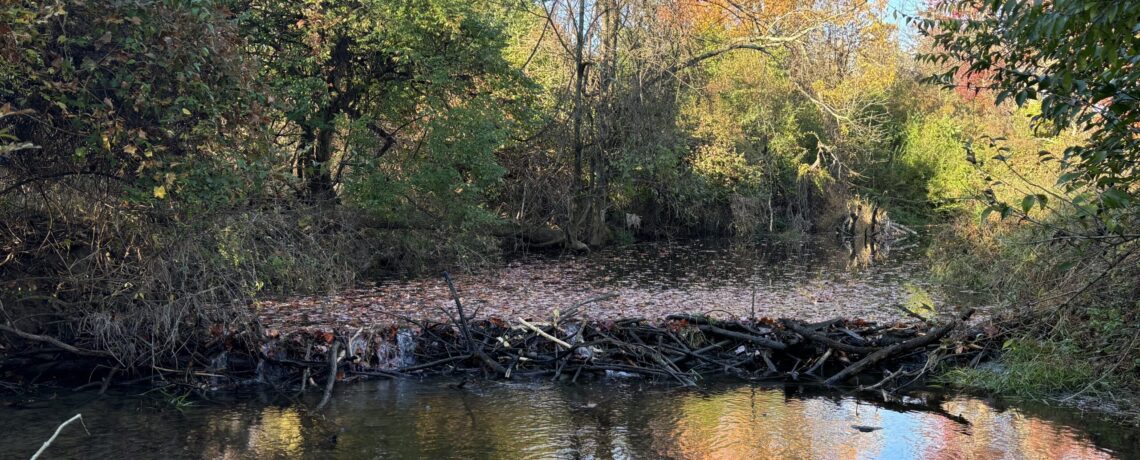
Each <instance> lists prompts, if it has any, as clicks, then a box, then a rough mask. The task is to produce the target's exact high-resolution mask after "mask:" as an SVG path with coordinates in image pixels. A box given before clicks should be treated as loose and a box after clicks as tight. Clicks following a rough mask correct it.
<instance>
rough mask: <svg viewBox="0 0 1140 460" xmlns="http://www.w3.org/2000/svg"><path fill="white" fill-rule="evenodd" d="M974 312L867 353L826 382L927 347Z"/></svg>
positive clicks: (968, 312) (844, 377)
mask: <svg viewBox="0 0 1140 460" xmlns="http://www.w3.org/2000/svg"><path fill="white" fill-rule="evenodd" d="M973 314H974V309H972V308H971V309H969V310H967V311H966V312H965V313H963V314H962V316H960V317H959V318H958V319H956V320H954V321H951V322H949V323H947V324H945V325H943V326H940V327H938V328H935V329H933V330H931V331H930V332H929V333H927V334H926V335H923V336H921V337H916V338H913V339H910V340H907V341H904V342H900V343H896V344H894V345H891V346H889V347H886V348H883V349H881V350H879V351H876V352H874V353H871V354H870V355H867V357H865V358H863V359H861V360H859V361H857V362H855V363H854V364H852V365H850V366H847V367H846V368H844V369H843V370H842V371H839V373H837V374H835V375H833V376H831V377H830V378H828V379H827V380H826V381H825V382H824V383H825V384H827V385H835V384H836V383H839V382H843V381H846V380H847V379H849V378H851V377H853V376H855V375H857V374H859V373H860V372H863V370H864V369H866V368H867V367H869V366H872V365H875V364H877V363H879V362H881V361H883V360H886V359H889V358H891V357H893V356H897V355H899V354H901V353H903V352H906V351H910V350H914V349H916V348H920V347H925V346H927V345H929V344H931V343H934V342H935V341H938V340H940V339H942V337H945V336H946V334H949V333H950V331H952V330H954V328H956V327H958V326H959V325H960V324H962V323H963V322H965V321H966V320H968V319H970V316H973Z"/></svg>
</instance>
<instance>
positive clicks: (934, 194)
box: [895, 116, 982, 211]
mask: <svg viewBox="0 0 1140 460" xmlns="http://www.w3.org/2000/svg"><path fill="white" fill-rule="evenodd" d="M960 126H961V123H960V122H957V121H955V120H952V119H950V118H949V117H945V116H941V117H916V118H915V119H911V120H909V121H908V122H907V124H906V126H905V129H904V131H903V139H902V146H901V147H900V152H899V154H898V161H897V163H896V165H895V170H896V171H897V172H896V178H897V179H896V180H898V181H899V185H898V189H899V190H906V191H923V189H925V192H926V193H925V196H909V197H906V198H908V199H909V200H911V201H912V202H922V201H925V202H928V203H930V204H931V205H933V206H934V207H935V209H937V210H940V211H953V210H959V209H962V207H963V205H964V201H965V200H967V199H969V198H971V197H973V196H974V195H975V194H976V193H977V192H978V190H980V188H981V185H982V184H981V181H980V180H978V179H979V178H978V177H976V173H975V170H974V167H973V166H972V165H970V163H969V162H967V161H966V156H965V149H964V146H963V140H962V135H961V127H960Z"/></svg>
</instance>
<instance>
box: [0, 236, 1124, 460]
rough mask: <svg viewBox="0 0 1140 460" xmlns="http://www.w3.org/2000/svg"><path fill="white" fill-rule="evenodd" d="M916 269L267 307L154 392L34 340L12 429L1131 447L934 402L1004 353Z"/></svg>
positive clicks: (553, 451)
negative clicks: (944, 382) (926, 292)
mask: <svg viewBox="0 0 1140 460" xmlns="http://www.w3.org/2000/svg"><path fill="white" fill-rule="evenodd" d="M748 249H751V251H749V250H748ZM906 255H907V254H906V253H899V252H896V253H893V254H892V258H891V259H888V260H883V261H880V262H879V263H878V264H876V265H873V266H868V267H856V268H854V269H853V268H852V267H851V266H850V265H849V264H850V261H851V260H852V259H851V257H850V255H849V254H848V253H846V252H845V251H844V250H843V249H842V248H840V249H839V250H838V251H834V250H832V249H828V248H827V247H820V246H810V245H809V246H799V245H790V246H789V245H783V246H776V245H773V246H767V247H763V246H760V247H752V248H745V250H741V248H739V247H721V246H716V245H712V244H710V243H708V242H700V243H665V244H663V243H655V244H652V245H638V246H632V247H627V248H620V249H615V250H612V251H608V252H605V253H598V254H594V255H591V256H589V257H586V258H574V259H550V258H533V259H527V260H517V261H512V262H510V263H508V264H507V265H506V267H504V268H501V269H498V270H496V271H493V272H491V273H477V274H463V275H455V276H454V277H448V278H451V281H452V283H450V284H449V283H448V280H447V279H445V278H444V277H443V276H437V277H430V278H423V279H413V280H402V281H393V282H391V283H390V284H381V285H377V286H374V287H371V288H364V289H361V290H360V291H356V292H351V293H346V294H342V295H337V296H326V297H314V298H302V299H281V300H277V301H274V302H268V301H266V302H263V303H262V304H261V305H258V306H257V307H258V308H259V317H258V318H257V320H256V321H252V322H250V323H249V324H247V325H241V324H228V325H223V324H216V325H213V326H212V327H203V328H201V329H202V331H201V332H200V334H199V335H198V336H197V337H196V338H195V339H194V340H192V341H191V342H190V343H188V344H187V346H186V347H185V348H184V349H183V350H182V352H181V353H180V354H179V358H178V361H176V362H167V363H159V364H157V365H155V366H154V368H153V370H150V371H144V370H141V369H135V370H127V369H124V368H117V364H116V362H115V361H114V360H113V359H110V358H108V357H105V356H98V355H94V356H91V355H81V354H76V353H72V352H68V351H62V350H61V349H59V347H57V346H54V345H52V344H49V343H44V342H41V341H36V340H27V341H24V342H19V343H18V344H19V345H21V347H22V348H21V349H20V350H16V349H9V350H8V351H9V352H10V353H9V355H8V356H7V357H6V358H5V361H4V364H3V366H4V369H3V370H0V372H3V373H4V375H6V376H7V377H6V378H7V379H10V380H13V381H15V380H18V379H23V382H25V385H24V386H21V387H19V388H16V392H15V393H14V394H12V395H11V396H10V397H5V398H0V411H3V413H4V414H5V416H4V417H0V419H2V420H0V429H2V430H4V431H5V432H10V433H15V434H16V437H17V438H19V441H18V442H14V443H11V445H10V447H11V449H13V450H12V452H21V453H23V452H25V451H26V453H27V454H29V455H30V454H31V453H32V452H34V451H35V450H36V449H37V448H39V447H40V444H41V443H42V442H43V441H44V440H45V439H47V438H48V437H49V436H50V435H51V434H52V431H53V430H55V429H56V428H57V425H58V424H59V423H60V422H63V421H65V420H68V419H70V418H71V417H73V416H74V415H76V414H77V413H81V414H82V415H83V421H84V423H85V425H86V427H87V428H88V430H89V432H90V433H91V435H90V436H88V435H86V434H85V433H84V432H83V430H82V429H81V428H79V427H78V423H76V424H75V426H72V427H68V428H66V429H65V430H64V432H63V434H61V435H60V436H59V438H58V439H57V440H56V441H55V443H54V444H52V446H51V447H50V449H49V451H48V453H49V454H52V453H55V454H63V455H73V456H79V457H99V456H109V455H123V454H129V453H132V452H133V453H134V454H135V455H133V456H138V457H152V456H162V457H179V456H184V455H187V452H191V453H193V455H196V456H219V457H236V458H243V457H251V458H252V457H256V458H264V457H297V456H306V455H308V456H325V455H335V456H337V457H345V458H356V457H363V458H371V457H375V456H381V457H383V456H399V457H417V456H419V457H422V456H429V457H440V456H453V455H460V454H458V453H462V454H461V456H467V457H504V456H505V457H527V456H538V457H569V456H575V455H580V456H585V455H592V456H595V457H598V458H612V457H616V458H621V457H630V456H633V457H638V458H641V457H649V458H654V457H675V458H676V457H693V456H698V457H699V456H702V455H705V454H707V453H710V452H716V453H718V455H719V456H720V457H722V458H755V457H757V456H759V457H764V456H770V455H777V454H778V455H779V456H782V457H797V456H800V457H802V456H805V455H807V456H814V457H823V458H830V457H835V456H838V455H839V453H840V452H841V451H843V449H844V448H845V447H844V446H853V445H858V446H861V447H859V449H861V450H860V452H864V453H868V455H870V456H872V457H873V456H875V454H874V452H879V455H880V456H885V458H899V457H910V458H922V457H925V456H927V454H929V453H930V452H932V450H931V449H933V450H934V451H945V449H947V448H952V449H959V450H960V451H959V453H960V454H962V455H965V456H971V455H972V456H975V457H978V456H983V457H984V456H990V455H991V454H995V455H996V454H999V453H1007V454H1011V455H1014V456H1017V455H1024V456H1029V457H1034V456H1038V457H1040V456H1044V457H1053V456H1057V455H1062V454H1064V453H1065V452H1069V453H1073V452H1077V453H1079V455H1078V456H1080V457H1082V458H1084V457H1105V458H1106V457H1111V456H1113V455H1114V452H1131V451H1134V450H1135V448H1136V443H1137V441H1136V438H1135V437H1129V436H1131V435H1129V434H1128V433H1129V432H1128V431H1127V430H1123V431H1122V430H1120V429H1119V428H1118V427H1117V425H1114V424H1111V423H1099V422H1096V421H1095V420H1085V419H1074V418H1073V417H1074V415H1073V414H1069V413H1058V412H1057V411H1055V410H1053V411H1051V412H1050V411H1048V410H1046V411H1045V412H1043V413H1045V414H1047V417H1048V418H1047V419H1041V418H1035V416H1029V415H1025V414H1037V413H1042V412H1041V410H1042V409H1038V408H1032V411H1031V412H1028V413H1025V412H1021V411H1022V410H1030V409H1029V408H1025V407H1023V406H1024V405H1023V404H1022V405H1019V406H1018V407H1017V409H1007V408H1006V407H1005V406H1003V405H1001V404H1000V403H998V402H995V401H983V400H978V399H973V398H970V397H965V396H953V395H943V394H941V393H937V392H935V393H931V389H930V388H929V387H927V386H924V385H922V383H923V381H924V377H928V376H929V375H930V372H931V371H932V370H934V369H935V368H936V367H938V366H943V365H965V366H969V365H975V364H979V363H983V362H985V361H987V357H989V356H991V355H992V354H993V353H995V352H996V351H997V350H998V349H1000V345H1001V341H1000V338H999V336H1000V334H999V333H998V331H996V330H994V329H993V328H992V327H990V326H987V325H986V323H985V316H986V315H985V311H984V310H981V311H979V312H978V313H977V314H974V315H973V316H969V314H970V310H969V309H962V310H955V309H952V308H948V307H946V306H945V305H946V304H948V303H950V302H947V301H946V300H944V299H942V298H939V297H937V296H932V297H926V296H922V295H917V297H919V298H920V300H924V301H930V302H934V303H935V304H936V305H934V306H933V307H934V308H930V307H931V306H924V305H922V303H921V302H916V301H914V299H909V298H908V297H913V296H916V294H911V293H910V292H918V293H919V294H921V291H922V289H921V286H922V285H921V273H922V271H921V268H920V267H918V266H916V264H914V263H912V262H909V261H908V259H907V257H906ZM452 288H454V290H453V289H452ZM680 292H685V293H688V295H687V296H686V295H681V294H679V293H680ZM919 307H925V309H922V308H919ZM932 310H936V311H937V313H938V314H931V312H932ZM670 312H671V313H670ZM75 346H79V344H76V345H75ZM77 350H79V351H83V349H82V348H77ZM77 368H79V369H86V371H85V372H83V373H82V378H81V379H79V380H78V381H76V377H75V375H76V374H75V373H74V372H70V371H69V369H77ZM92 369H94V370H93V371H92ZM66 377H70V378H66ZM27 383H36V385H32V386H28V385H26V384H27ZM72 390H81V391H72ZM860 390H864V391H860ZM37 395H38V396H37ZM172 408H177V410H176V411H174V410H171V409H172ZM781 414H782V415H781ZM520 417H521V418H520ZM1058 417H1060V418H1058ZM1055 420H1063V421H1061V422H1058V421H1055ZM1070 426H1076V427H1079V428H1070ZM853 427H859V428H853ZM920 428H921V429H920ZM860 429H863V430H870V431H869V432H863V431H860ZM1011 430H1012V431H1011ZM1104 430H1107V431H1104ZM623 433H625V434H623ZM1002 433H1007V434H1008V433H1030V435H1027V436H1029V437H1024V436H1022V435H1018V436H1013V437H1010V436H1006V435H1003V434H1002ZM1098 433H1101V434H1098ZM1104 433H1107V434H1104ZM120 434H123V435H122V436H120ZM126 434H129V439H132V440H139V442H138V443H127V442H125V441H124V440H123V439H125V438H124V437H125V436H127V435H126ZM852 436H857V437H858V438H851V437H852ZM979 436H980V437H979ZM1105 436H1108V437H1107V438H1106V437H1105ZM983 438H984V440H983ZM14 439H15V438H14ZM171 439H177V440H178V441H177V442H174V443H170V442H169V440H171ZM338 439H339V441H337V440H338ZM765 440H767V441H765ZM852 443H854V444H852ZM203 446H205V447H203ZM938 446H941V447H938ZM1102 449H1110V450H1109V451H1104V450H1102ZM805 452H814V454H805ZM159 453H161V454H159ZM699 453H704V454H699Z"/></svg>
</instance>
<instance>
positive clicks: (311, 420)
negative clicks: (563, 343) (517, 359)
mask: <svg viewBox="0 0 1140 460" xmlns="http://www.w3.org/2000/svg"><path fill="white" fill-rule="evenodd" d="M800 391H802V390H792V389H784V388H770V387H757V386H748V385H739V384H735V385H712V386H710V387H706V388H704V389H701V390H676V389H668V388H661V387H652V386H644V387H643V386H641V384H639V383H637V382H632V383H631V382H603V383H596V384H591V385H583V386H565V385H556V386H551V385H544V384H518V383H501V382H500V383H495V382H489V383H482V384H477V385H468V386H467V387H466V388H464V389H456V388H452V387H450V386H449V385H448V384H447V383H446V382H377V383H368V384H363V385H357V386H353V387H346V388H345V389H344V391H343V392H341V393H340V394H338V397H337V398H335V399H334V403H333V404H332V405H331V406H330V407H329V408H327V409H326V411H324V412H323V413H316V412H313V411H311V410H310V409H308V408H309V407H312V402H311V401H296V402H291V401H288V399H287V398H286V399H282V398H281V397H280V396H273V395H267V394H259V395H253V396H256V397H253V398H251V397H250V396H251V395H230V397H232V398H234V399H233V401H228V402H219V403H216V404H205V403H204V404H200V405H197V406H194V407H191V408H188V409H185V410H184V411H178V410H173V409H171V408H169V407H168V406H163V405H161V404H157V403H156V402H155V401H154V400H151V399H146V398H123V397H120V398H105V399H96V400H91V401H86V402H84V401H82V400H81V399H80V398H83V397H81V396H80V397H69V398H68V399H61V400H57V401H53V402H49V403H47V404H46V405H42V406H41V407H35V408H23V409H10V408H5V409H2V412H0V415H3V417H2V418H0V430H2V431H3V432H4V433H8V434H9V436H8V437H6V438H4V440H3V441H0V445H2V447H3V448H2V449H0V451H3V452H4V455H5V456H8V455H12V456H14V457H17V458H19V457H25V456H27V455H28V454H30V453H31V452H34V451H35V449H36V448H38V447H39V443H41V442H42V441H43V440H44V439H46V438H47V437H48V436H50V434H51V432H52V431H53V430H54V426H55V424H56V423H58V421H59V420H63V419H64V418H66V417H67V416H69V415H70V414H72V413H74V412H82V413H83V414H84V418H85V419H86V420H87V426H88V427H89V428H90V430H91V436H90V437H87V436H84V435H83V433H82V431H81V430H77V431H70V432H67V433H65V435H64V436H61V437H60V439H59V440H57V441H56V443H55V444H53V445H52V447H51V451H50V453H51V454H52V456H53V458H92V457H113V458H329V457H334V458H692V459H705V458H708V459H714V458H715V459H737V458H739V459H753V458H788V459H796V458H829V459H831V458H835V459H843V458H924V459H925V458H953V459H957V458H1082V459H1084V458H1112V457H1114V456H1128V455H1134V454H1136V453H1137V439H1136V433H1135V432H1131V431H1128V430H1127V429H1122V428H1119V427H1115V426H1113V425H1111V424H1105V423H1102V422H1098V421H1096V420H1080V421H1079V423H1081V424H1082V425H1083V426H1085V430H1076V429H1074V428H1071V427H1070V426H1069V424H1068V423H1067V422H1066V423H1061V422H1057V421H1050V420H1049V419H1046V418H1043V417H1041V416H1039V415H1037V414H1035V413H1034V411H1025V410H1018V409H1006V410H1002V409H997V408H995V407H994V406H992V405H990V404H987V403H985V402H983V401H981V400H977V399H970V398H952V399H948V400H944V401H935V402H933V403H932V404H931V405H930V406H928V407H926V408H925V409H924V410H914V408H915V407H919V406H916V405H915V404H913V402H911V403H910V404H909V405H898V404H886V403H881V402H871V401H863V400H858V399H854V398H850V397H835V396H829V395H826V394H824V395H813V394H810V393H808V394H802V393H799V392H800ZM274 398H276V399H277V400H274ZM856 426H858V427H860V428H862V430H860V429H857V428H855V427H856ZM1089 433H1101V434H1102V435H1103V434H1108V435H1109V437H1108V438H1106V439H1109V440H1111V445H1101V446H1098V445H1097V444H1095V443H1093V442H1092V441H1090V435H1089ZM1102 442H1103V441H1102ZM1109 449H1114V450H1109Z"/></svg>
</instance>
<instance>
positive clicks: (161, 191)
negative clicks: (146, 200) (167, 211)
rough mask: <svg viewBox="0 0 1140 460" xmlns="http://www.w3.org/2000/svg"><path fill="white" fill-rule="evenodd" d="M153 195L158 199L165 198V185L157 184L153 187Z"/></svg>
mask: <svg viewBox="0 0 1140 460" xmlns="http://www.w3.org/2000/svg"><path fill="white" fill-rule="evenodd" d="M154 197H155V198H158V199H160V200H162V199H165V198H166V186H165V185H159V186H157V187H155V188H154Z"/></svg>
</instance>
